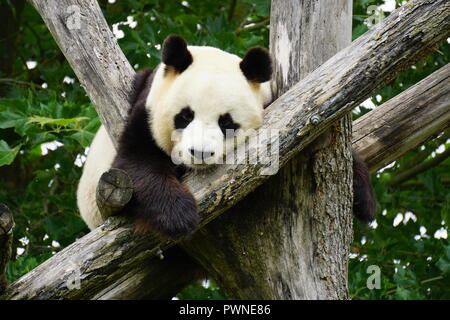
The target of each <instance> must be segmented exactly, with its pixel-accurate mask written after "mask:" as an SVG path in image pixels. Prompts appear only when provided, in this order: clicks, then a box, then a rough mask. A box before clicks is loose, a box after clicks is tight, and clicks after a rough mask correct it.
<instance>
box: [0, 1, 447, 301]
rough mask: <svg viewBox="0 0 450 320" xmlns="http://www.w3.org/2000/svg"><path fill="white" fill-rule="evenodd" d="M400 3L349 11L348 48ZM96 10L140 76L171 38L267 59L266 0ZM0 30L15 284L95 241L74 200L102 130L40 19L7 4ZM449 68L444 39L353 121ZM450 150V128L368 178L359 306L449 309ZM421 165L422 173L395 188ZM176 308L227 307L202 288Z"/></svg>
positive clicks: (0, 133) (355, 280)
mask: <svg viewBox="0 0 450 320" xmlns="http://www.w3.org/2000/svg"><path fill="white" fill-rule="evenodd" d="M404 2H406V1H395V0H354V1H353V39H356V38H357V37H359V36H360V35H362V34H363V33H364V32H365V31H367V30H368V25H367V23H366V22H365V21H366V19H367V18H368V16H369V15H370V14H373V13H369V14H368V12H367V10H368V8H369V6H371V5H376V6H378V9H377V12H376V15H377V17H380V18H383V16H388V15H389V13H390V12H391V11H392V10H393V9H394V8H395V7H398V6H400V5H401V4H402V3H404ZM99 3H100V5H101V8H102V9H103V12H104V15H105V18H106V20H107V22H108V23H109V25H110V27H111V29H112V30H113V32H114V35H115V36H116V38H117V39H118V43H119V45H120V47H121V48H122V50H123V51H124V53H125V55H126V56H127V58H128V59H129V61H130V63H131V65H132V66H133V67H134V68H135V69H136V70H139V69H141V68H144V67H150V68H153V67H155V66H156V65H157V63H158V62H159V55H160V52H159V51H160V48H161V43H162V41H163V40H164V38H165V37H166V36H167V35H169V34H172V33H176V34H180V35H182V36H183V37H184V38H186V39H188V40H189V42H190V44H193V45H210V46H216V47H219V48H221V49H223V50H226V51H229V52H232V53H236V54H238V55H241V56H242V55H243V54H244V53H245V52H246V50H247V49H248V48H249V47H251V46H255V45H260V46H264V47H266V48H268V37H269V29H268V24H269V14H270V0H222V1H217V0H191V1H163V0H161V1H158V0H148V1H143V0H123V1H122V0H117V1H115V0H109V1H106V0H101V1H99ZM0 21H1V22H0V23H1V28H0V203H4V204H6V205H7V206H8V207H9V208H10V209H11V211H12V212H13V214H14V218H15V221H16V227H15V229H14V243H13V251H14V259H13V261H12V262H11V263H9V265H8V274H7V276H8V280H9V281H14V280H16V279H17V278H19V277H20V276H22V275H23V274H25V273H27V272H28V271H30V270H31V269H33V268H34V267H36V266H37V265H39V264H40V263H42V262H43V261H45V260H46V259H48V258H49V257H51V256H52V255H53V254H54V253H55V252H57V251H59V250H61V249H62V248H64V247H65V246H67V245H69V244H71V243H72V242H74V241H75V240H76V239H78V238H80V237H82V236H83V235H84V234H86V233H87V232H88V231H89V230H88V228H87V227H86V226H85V225H84V223H83V222H82V220H81V219H80V217H79V214H78V211H77V207H76V199H75V190H76V186H77V183H78V179H79V177H80V175H81V170H82V166H83V162H84V161H85V159H86V156H85V155H86V152H87V150H88V146H89V144H90V142H91V140H92V138H93V136H94V134H95V132H96V130H97V129H98V127H99V126H100V121H99V119H98V117H97V114H96V112H95V110H94V108H93V106H92V104H91V103H90V101H89V99H88V97H87V96H86V94H85V92H84V89H83V88H82V87H81V85H80V83H79V82H78V80H77V79H76V77H75V75H74V73H73V71H72V70H71V68H70V66H69V64H68V63H67V61H66V59H65V58H64V56H63V54H62V53H61V52H60V50H59V48H58V46H57V45H56V43H55V42H54V40H53V38H52V36H51V34H50V32H49V31H48V29H47V27H46V25H45V24H44V23H43V21H42V19H41V18H40V16H39V15H38V13H37V12H36V11H35V10H34V8H33V7H32V6H31V5H30V4H28V3H27V2H26V1H25V0H14V1H12V0H0ZM449 60H450V44H449V40H448V39H447V41H446V42H445V43H442V44H441V45H440V46H439V47H437V48H436V49H435V50H434V51H433V52H431V53H430V55H429V56H427V57H425V58H424V59H423V60H422V61H421V62H419V63H417V64H416V65H415V66H413V67H411V68H409V69H408V70H406V71H404V72H403V73H402V74H401V75H400V76H399V77H398V78H397V79H396V80H395V81H393V82H391V83H390V84H389V85H387V86H386V87H384V88H382V89H381V90H379V91H378V92H377V93H376V94H374V95H373V96H372V97H371V98H370V99H368V100H367V101H365V102H364V103H363V104H362V105H361V106H360V107H358V108H356V109H355V110H354V111H353V116H354V119H356V118H358V117H359V116H361V115H363V114H365V113H367V112H369V111H370V110H371V109H373V108H376V107H377V106H378V105H381V104H382V103H384V102H386V101H387V100H389V99H390V98H392V97H393V96H395V95H397V94H398V93H400V92H402V91H403V90H405V89H407V88H408V87H410V86H411V85H413V84H415V83H417V82H418V81H420V80H422V79H423V78H425V77H426V76H428V75H429V74H431V73H432V72H433V71H435V70H437V69H439V68H440V67H442V66H444V65H445V64H447V63H448V62H449ZM449 148H450V128H448V129H447V130H446V131H444V132H442V133H440V134H439V135H437V136H436V137H434V138H433V139H432V140H430V141H429V142H427V143H426V144H425V145H422V146H420V147H419V148H417V149H416V150H412V151H410V152H409V153H408V154H406V155H405V156H403V157H402V158H401V159H399V160H397V161H395V162H393V163H391V164H390V165H388V166H386V167H385V168H383V169H381V170H379V171H378V172H377V173H375V174H374V175H373V177H372V181H373V183H374V185H375V190H376V194H377V198H378V211H377V219H376V221H375V222H374V223H372V224H371V225H370V226H368V227H367V226H363V225H362V224H360V223H359V222H358V221H356V220H355V235H354V242H353V245H352V248H351V252H352V253H351V256H350V265H349V290H350V297H351V298H352V299H450V244H449V239H448V231H449V223H450V159H449V158H448V156H446V155H447V154H448V151H447V152H446V150H448V149H449ZM436 157H437V158H436ZM424 163H426V165H425V166H424V165H423V164H424ZM421 164H422V166H421V167H420V168H421V170H414V171H415V172H414V174H411V175H406V177H404V178H402V179H395V178H396V177H398V175H399V174H401V173H404V172H405V170H406V169H408V168H414V167H417V166H419V165H421ZM422 167H423V168H422ZM403 176H405V175H404V174H403ZM399 180H400V181H399ZM369 265H378V266H379V267H380V268H381V270H382V277H381V282H382V283H381V289H379V290H369V289H368V288H367V286H366V280H367V277H368V274H367V273H366V270H367V267H368V266H369ZM174 298H175V299H226V298H227V297H226V295H225V294H224V293H223V292H222V291H221V290H220V288H218V287H217V286H216V285H215V284H214V282H213V281H212V280H204V281H199V282H198V283H193V284H192V285H190V286H189V287H187V288H185V289H184V290H183V291H182V292H180V293H179V294H178V295H177V296H176V297H174Z"/></svg>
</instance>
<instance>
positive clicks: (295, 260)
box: [185, 0, 352, 299]
mask: <svg viewBox="0 0 450 320" xmlns="http://www.w3.org/2000/svg"><path fill="white" fill-rule="evenodd" d="M270 30H271V37H270V49H271V54H272V57H273V59H274V74H275V77H274V78H275V79H274V81H273V84H274V85H273V88H274V95H275V97H277V96H279V95H282V94H283V93H284V92H286V91H287V90H288V89H289V88H290V87H291V86H293V85H294V84H295V83H297V82H298V81H300V80H301V79H303V78H304V77H305V76H306V75H307V74H308V73H310V72H312V71H313V70H314V69H316V68H317V67H318V66H320V65H321V64H322V63H323V62H325V61H326V60H328V59H329V58H330V57H331V56H333V55H334V54H336V53H337V52H338V51H340V50H342V49H343V48H345V47H346V46H347V45H349V44H350V43H351V30H352V1H351V0H339V1H333V2H330V1H326V0H305V1H302V0H275V1H272V12H271V26H270ZM350 136H351V118H350V117H349V116H344V118H343V119H341V120H340V121H338V124H336V125H333V126H332V128H331V129H330V131H328V132H327V133H325V134H324V135H322V136H321V137H320V138H319V139H318V140H316V141H314V142H313V143H312V144H311V146H312V147H310V148H306V149H305V150H303V151H302V152H301V154H300V155H298V156H296V157H294V159H292V160H290V161H289V162H288V163H287V164H286V166H284V167H283V168H281V169H280V171H279V172H278V174H277V175H276V176H274V177H271V178H270V179H269V181H267V183H265V184H263V185H262V186H261V187H259V188H258V189H256V190H255V191H254V192H253V193H251V194H250V195H249V196H248V197H246V198H245V199H244V200H242V201H241V202H240V203H238V204H237V205H236V206H235V207H233V208H231V209H230V210H228V211H227V214H225V215H222V216H221V217H220V218H219V219H216V220H215V221H214V222H213V223H210V224H209V225H207V226H206V227H205V228H203V229H201V230H199V231H198V232H197V233H196V234H195V235H194V237H193V239H192V241H189V242H187V243H186V244H185V248H186V249H187V250H188V252H189V253H190V254H191V256H193V257H196V258H198V260H199V262H200V263H201V264H202V265H203V266H204V267H205V268H206V269H207V270H208V271H210V273H211V274H212V276H213V278H214V279H216V280H217V282H218V283H219V285H220V287H221V288H222V289H223V290H225V292H226V293H227V294H228V295H229V296H230V297H231V298H237V299H333V298H334V299H337V298H346V297H347V257H348V249H349V246H350V243H351V239H352V223H351V222H352V216H351V209H352V190H351V186H352V161H351V147H350Z"/></svg>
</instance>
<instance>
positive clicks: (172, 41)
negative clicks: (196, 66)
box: [161, 35, 193, 73]
mask: <svg viewBox="0 0 450 320" xmlns="http://www.w3.org/2000/svg"><path fill="white" fill-rule="evenodd" d="M161 60H162V62H164V63H165V64H166V65H168V66H171V67H173V68H174V69H175V71H176V72H179V73H181V72H183V71H184V70H186V68H187V67H189V65H190V64H191V63H192V61H193V60H192V55H191V53H190V52H189V50H188V49H187V44H186V41H185V40H184V39H183V38H182V37H180V36H177V35H170V36H168V37H167V38H166V40H164V43H163V46H162V53H161Z"/></svg>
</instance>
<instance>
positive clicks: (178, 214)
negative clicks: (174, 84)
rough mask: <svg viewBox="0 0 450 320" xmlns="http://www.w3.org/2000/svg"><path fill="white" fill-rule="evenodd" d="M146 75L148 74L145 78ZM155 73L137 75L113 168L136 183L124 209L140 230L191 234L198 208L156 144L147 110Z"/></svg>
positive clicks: (172, 235)
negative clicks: (121, 171) (147, 98)
mask: <svg viewBox="0 0 450 320" xmlns="http://www.w3.org/2000/svg"><path fill="white" fill-rule="evenodd" d="M144 75H147V77H145V76H144ZM152 79H153V74H152V73H149V72H148V71H143V72H140V73H138V74H137V75H136V78H135V82H134V86H135V88H140V89H141V92H137V90H136V91H135V93H134V98H132V99H134V101H135V103H134V105H133V106H132V107H131V109H130V114H129V117H128V120H127V124H126V126H125V129H124V131H123V133H122V136H121V138H120V141H119V146H118V150H117V156H116V158H115V159H114V162H113V164H112V167H114V168H119V169H122V170H125V171H126V172H127V173H128V174H129V175H130V178H131V180H132V182H133V188H134V192H133V196H132V199H131V201H130V202H129V203H128V204H127V206H126V207H125V208H124V209H123V212H125V213H127V214H131V215H133V216H134V218H135V219H136V227H137V230H139V231H147V230H153V231H155V232H157V233H159V234H160V235H163V236H169V237H172V238H176V237H180V236H184V235H187V234H189V233H191V232H192V231H193V230H194V229H195V227H196V226H197V223H198V213H197V205H196V201H195V199H194V197H193V196H192V194H191V193H190V192H189V190H188V188H187V187H186V186H185V185H183V184H182V183H181V182H180V181H179V180H178V176H179V175H180V171H179V170H178V168H177V167H176V165H175V164H173V162H172V161H171V159H170V157H169V156H168V155H167V154H166V153H165V152H164V151H163V150H161V149H160V148H159V147H158V146H157V145H156V142H155V141H154V139H153V137H152V135H151V132H150V130H149V124H148V114H147V111H146V110H145V98H144V97H146V94H148V91H149V90H150V86H151V81H152Z"/></svg>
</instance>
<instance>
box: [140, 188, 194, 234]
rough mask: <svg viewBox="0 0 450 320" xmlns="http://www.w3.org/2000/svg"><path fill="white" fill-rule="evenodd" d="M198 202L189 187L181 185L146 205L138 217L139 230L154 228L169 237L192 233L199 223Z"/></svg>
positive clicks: (153, 229)
mask: <svg viewBox="0 0 450 320" xmlns="http://www.w3.org/2000/svg"><path fill="white" fill-rule="evenodd" d="M198 221H199V215H198V211H197V204H196V201H195V199H194V197H193V196H192V194H191V193H190V192H189V190H188V189H187V187H185V186H183V185H181V184H180V185H179V187H178V188H171V189H170V192H168V193H166V194H164V193H163V194H160V195H159V197H158V199H157V200H156V201H155V199H153V201H152V203H149V204H148V205H147V206H146V210H145V211H144V212H141V214H139V215H138V217H137V223H136V227H137V230H138V231H147V230H152V231H154V232H156V233H158V234H160V235H162V236H165V237H169V238H173V239H176V238H180V237H183V236H187V235H189V234H191V233H192V232H193V231H194V230H195V228H196V227H197V225H198Z"/></svg>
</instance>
